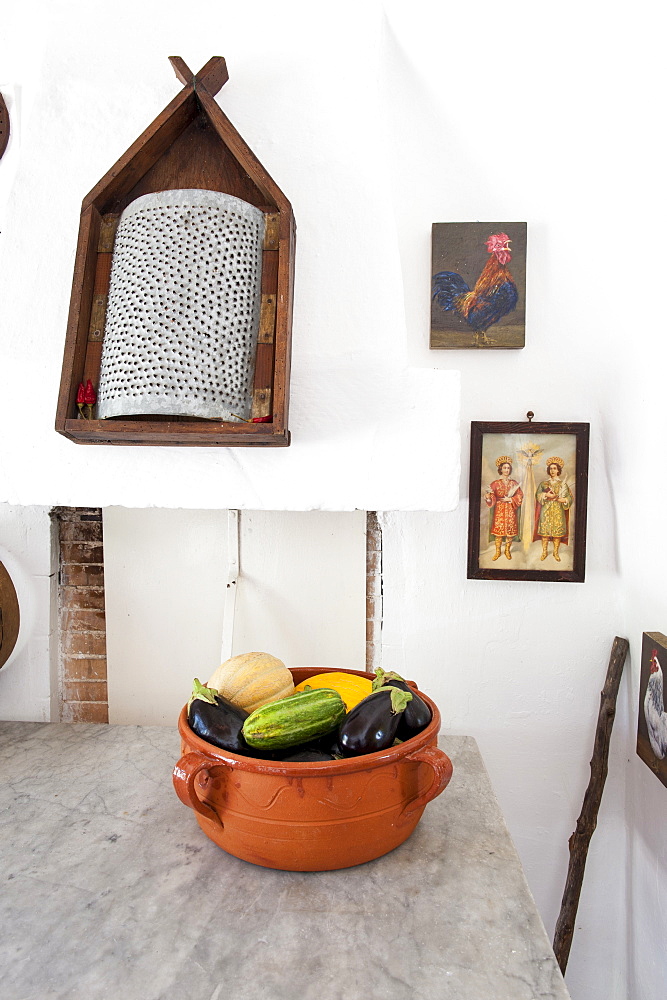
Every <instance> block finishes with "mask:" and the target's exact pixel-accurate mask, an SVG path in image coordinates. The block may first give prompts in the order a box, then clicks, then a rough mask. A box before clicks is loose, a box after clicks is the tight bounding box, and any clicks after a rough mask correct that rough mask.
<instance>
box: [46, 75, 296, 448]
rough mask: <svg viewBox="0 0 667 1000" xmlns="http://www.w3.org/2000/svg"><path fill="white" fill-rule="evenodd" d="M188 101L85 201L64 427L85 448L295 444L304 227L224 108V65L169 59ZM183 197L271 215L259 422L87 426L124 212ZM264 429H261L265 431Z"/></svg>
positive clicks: (172, 108) (257, 389)
mask: <svg viewBox="0 0 667 1000" xmlns="http://www.w3.org/2000/svg"><path fill="white" fill-rule="evenodd" d="M170 62H171V64H172V66H173V68H174V70H175V72H176V76H177V77H178V79H179V80H180V81H181V82H182V83H183V85H184V86H183V89H182V91H181V92H180V93H179V94H178V95H177V96H176V97H175V98H174V100H173V101H171V103H170V104H168V105H167V107H166V108H165V109H164V111H163V112H162V113H161V114H160V115H158V117H157V118H156V119H155V121H154V122H152V124H151V125H149V126H148V128H147V129H146V130H145V132H144V133H143V134H142V135H141V136H140V137H139V138H138V139H137V140H136V142H135V143H133V145H132V146H130V148H129V149H128V150H127V152H126V153H125V154H124V155H123V156H121V158H120V159H119V160H118V162H117V163H115V164H114V166H113V167H112V168H111V169H110V170H109V171H108V173H107V174H106V175H105V176H104V177H103V178H102V179H101V180H100V181H99V183H98V184H97V185H96V186H95V187H94V188H93V190H92V191H91V192H90V193H89V194H88V195H87V196H86V197H85V198H84V200H83V203H82V206H81V221H80V226H79V239H78V245H77V251H76V258H75V264H74V278H73V282H72V294H71V299H70V310H69V320H68V325H67V335H66V341H65V351H64V357H63V368H62V377H61V383H60V394H59V398H58V408H57V414H56V423H55V428H56V430H57V431H58V432H59V433H60V434H64V435H65V437H67V438H69V439H70V440H72V441H76V442H79V443H82V444H121V445H123V444H125V445H128V444H131V445H169V446H174V445H186V446H202V445H204V446H206V445H209V446H238V445H260V446H261V445H264V446H266V445H273V446H283V447H284V446H286V445H288V444H289V439H290V435H289V430H288V426H287V421H288V408H289V374H290V355H291V328H292V295H293V286H294V250H295V235H296V226H295V222H294V215H293V213H292V207H291V205H290V203H289V201H288V200H287V198H286V197H285V195H284V194H283V193H282V191H281V190H280V189H279V188H278V186H277V185H276V184H275V182H274V181H273V180H272V179H271V177H270V176H269V175H268V173H267V172H266V170H265V169H264V167H263V166H262V164H261V163H260V162H259V160H258V159H257V158H256V157H255V155H254V153H253V152H252V151H251V150H250V148H249V147H248V146H247V145H246V143H245V141H244V140H243V139H242V138H241V136H240V135H239V133H238V132H237V131H236V129H235V128H234V126H233V125H232V124H231V122H230V121H229V119H228V118H227V117H226V116H225V115H224V114H223V112H222V111H221V109H220V107H219V106H218V104H217V103H216V101H215V100H214V96H215V94H216V93H217V92H218V91H219V90H220V88H221V87H222V86H223V85H224V84H225V83H226V81H227V79H228V73H227V66H226V63H225V60H224V59H223V58H222V57H221V56H214V57H213V58H212V59H209V61H208V62H207V63H206V65H205V66H204V67H203V68H202V69H201V70H200V71H199V73H196V74H195V73H192V71H191V70H190V69H189V68H188V66H187V65H186V64H185V62H184V61H183V59H181V57H180V56H170ZM176 188H205V189H208V190H213V191H223V192H225V193H227V194H231V195H234V196H236V197H238V198H242V199H243V200H244V201H247V202H250V203H251V204H253V205H255V206H256V207H257V208H260V209H261V210H262V211H263V212H264V213H265V218H266V236H265V240H264V250H263V264H262V306H261V319H260V328H259V336H258V347H257V358H256V364H255V381H254V387H253V408H252V416H253V420H252V421H250V422H239V423H236V422H232V421H223V420H203V419H194V418H189V417H137V418H125V417H123V418H111V419H107V420H97V419H81V416H80V415H79V410H78V407H77V401H76V400H77V392H78V388H79V385H80V384H81V383H82V382H83V383H84V384H85V383H86V382H87V380H88V379H90V380H91V382H92V384H93V386H94V387H95V388H97V384H98V381H99V370H100V360H101V356H102V341H103V336H104V321H105V316H106V304H107V296H108V289H109V275H110V269H111V256H112V251H113V240H114V236H115V232H116V227H117V225H118V219H119V216H120V213H121V212H122V211H123V209H124V208H125V207H126V206H127V205H129V204H130V202H132V201H134V200H135V199H136V198H138V197H140V196H141V195H144V194H148V193H152V192H155V191H164V190H173V189H176ZM260 420H262V422H259V421H260Z"/></svg>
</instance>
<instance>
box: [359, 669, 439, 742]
mask: <svg viewBox="0 0 667 1000" xmlns="http://www.w3.org/2000/svg"><path fill="white" fill-rule="evenodd" d="M375 676H376V678H377V681H373V684H374V685H375V684H376V683H377V682H379V683H378V684H377V687H376V690H377V689H378V688H379V687H395V688H398V690H399V691H410V693H411V694H412V700H411V701H409V702H408V704H407V705H406V706H405V711H404V712H403V717H402V719H401V721H400V722H399V724H398V730H397V732H396V736H397V738H398V739H399V740H409V739H410V737H411V736H416V735H417V733H421V731H422V729H426V727H427V726H428V724H429V722H430V721H431V709H430V708H429V707H428V705H427V704H426V702H425V701H424V699H423V698H420V697H419V695H418V694H417V692H416V691H415V690H414V689H413V688H411V687H410V685H409V684H408V682H407V681H404V680H403V678H402V677H401V675H400V674H396V673H394V672H393V671H392V672H391V673H388V674H385V672H384V670H382V668H381V667H380V668H378V669H377V670H376V671H375Z"/></svg>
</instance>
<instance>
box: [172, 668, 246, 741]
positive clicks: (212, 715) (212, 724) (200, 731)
mask: <svg viewBox="0 0 667 1000" xmlns="http://www.w3.org/2000/svg"><path fill="white" fill-rule="evenodd" d="M247 718H248V713H247V712H246V711H244V709H242V708H239V707H238V705H232V703H231V701H227V699H226V698H221V697H220V695H219V694H217V693H216V692H215V691H213V690H212V689H211V688H207V687H205V686H204V685H203V684H202V683H201V681H199V680H198V679H197V678H195V680H194V683H193V686H192V696H191V698H190V701H189V702H188V722H189V724H190V728H191V729H192V730H193V732H195V733H196V734H197V736H200V737H201V738H202V739H203V740H206V742H207V743H212V744H213V746H215V747H220V749H221V750H231V752H232V753H238V754H241V755H242V756H245V757H254V756H255V754H254V752H253V751H252V750H251V748H250V747H249V746H248V744H247V743H246V741H245V740H244V738H243V735H242V729H243V723H244V722H245V720H246V719H247Z"/></svg>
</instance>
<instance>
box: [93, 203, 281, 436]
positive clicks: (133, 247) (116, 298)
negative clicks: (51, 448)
mask: <svg viewBox="0 0 667 1000" xmlns="http://www.w3.org/2000/svg"><path fill="white" fill-rule="evenodd" d="M263 240H264V215H263V213H262V212H261V211H260V210H259V209H257V208H255V207H254V206H253V205H249V204H248V203H247V202H245V201H242V200H241V199H239V198H235V197H233V196H232V195H228V194H223V193H221V192H218V191H205V190H198V189H188V190H178V191H160V192H157V193H155V194H147V195H143V196H142V197H140V198H137V200H136V201H134V202H132V203H131V204H130V205H128V207H127V208H126V209H125V211H124V212H123V214H122V215H121V218H120V222H119V225H118V231H117V233H116V240H115V244H114V251H113V258H112V266H111V281H110V287H109V300H108V307H107V316H106V323H105V329H104V344H103V348H102V363H101V369H100V384H99V390H98V403H97V414H98V416H99V417H100V418H105V417H117V416H140V415H147V416H150V415H159V414H164V415H172V416H192V417H206V418H211V419H219V420H230V419H234V415H237V416H240V417H245V418H246V419H248V418H249V417H250V409H251V404H252V381H253V374H254V363H255V354H256V346H257V331H258V328H259V314H260V304H261V272H262V244H263Z"/></svg>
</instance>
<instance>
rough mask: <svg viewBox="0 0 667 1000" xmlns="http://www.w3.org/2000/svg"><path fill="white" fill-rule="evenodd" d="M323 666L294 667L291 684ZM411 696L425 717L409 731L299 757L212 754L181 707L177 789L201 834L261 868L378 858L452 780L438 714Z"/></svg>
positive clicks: (318, 867)
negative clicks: (387, 740)
mask: <svg viewBox="0 0 667 1000" xmlns="http://www.w3.org/2000/svg"><path fill="white" fill-rule="evenodd" d="M322 672H323V668H322V667H295V668H293V669H292V674H293V676H294V682H295V684H298V683H299V682H300V681H302V680H305V679H306V678H307V677H311V676H313V674H316V673H322ZM349 673H356V674H359V675H360V676H362V677H372V676H373V675H372V674H366V673H363V672H362V671H359V670H351V671H349ZM412 686H413V687H414V689H415V690H417V686H416V685H415V684H412ZM419 694H420V696H421V697H422V698H423V699H424V701H425V702H426V703H427V704H428V706H429V707H430V709H431V712H432V718H431V721H430V723H429V724H428V726H427V727H426V729H424V730H422V732H421V733H419V734H418V735H417V736H413V737H412V739H409V740H406V741H405V742H404V743H401V744H399V745H398V746H394V747H391V748H390V749H389V750H384V751H381V752H378V753H371V754H366V755H365V756H362V757H350V758H347V759H345V760H333V761H322V762H320V761H317V762H307V763H296V762H293V761H292V762H287V761H286V762H281V761H279V762H276V761H268V760H266V761H265V760H257V759H255V758H251V757H241V756H239V755H238V754H233V753H230V752H229V751H227V750H220V749H219V748H218V747H214V746H212V745H211V744H210V743H207V742H206V741H205V740H202V739H200V738H199V737H198V736H197V735H196V734H195V733H193V731H192V730H191V729H190V726H189V725H188V722H187V706H186V707H184V708H183V711H182V712H181V715H180V718H179V720H178V729H179V732H180V735H181V754H182V756H181V759H180V760H179V761H178V763H177V764H176V766H175V767H174V772H173V779H174V787H175V789H176V793H177V795H178V797H179V798H180V799H181V801H182V802H184V803H185V805H186V806H190V807H191V808H192V809H194V812H195V817H196V819H197V822H198V823H199V825H200V827H201V828H202V830H203V831H204V833H205V834H206V836H207V837H210V838H211V840H213V841H214V842H215V843H216V844H217V845H218V846H219V847H221V848H222V849H223V850H224V851H227V853H228V854H233V855H234V856H235V857H237V858H242V859H243V860H244V861H251V862H253V864H256V865H263V866H264V867H265V868H282V869H285V870H287V871H328V870H331V869H334V868H348V867H349V866H351V865H359V864H362V863H363V862H365V861H371V860H372V859H373V858H379V857H380V856H381V855H383V854H386V853H387V852H388V851H392V850H393V849H394V848H395V847H398V845H399V844H402V843H403V841H404V840H407V838H408V837H409V836H410V834H411V833H412V831H413V830H414V828H415V827H416V825H417V823H418V822H419V820H420V819H421V816H422V813H423V812H424V808H425V806H426V804H427V803H428V802H430V801H431V799H434V798H435V797H436V795H439V794H440V793H441V792H442V791H444V789H445V788H446V787H447V785H448V783H449V779H450V778H451V776H452V764H451V761H450V759H449V757H448V756H447V755H446V754H445V753H443V752H442V750H439V749H438V747H437V744H436V741H437V737H438V731H439V729H440V713H439V712H438V709H437V707H436V705H435V704H434V703H433V702H432V701H431V700H430V698H428V697H427V696H426V695H425V694H424V693H423V692H421V691H420V692H419Z"/></svg>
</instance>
